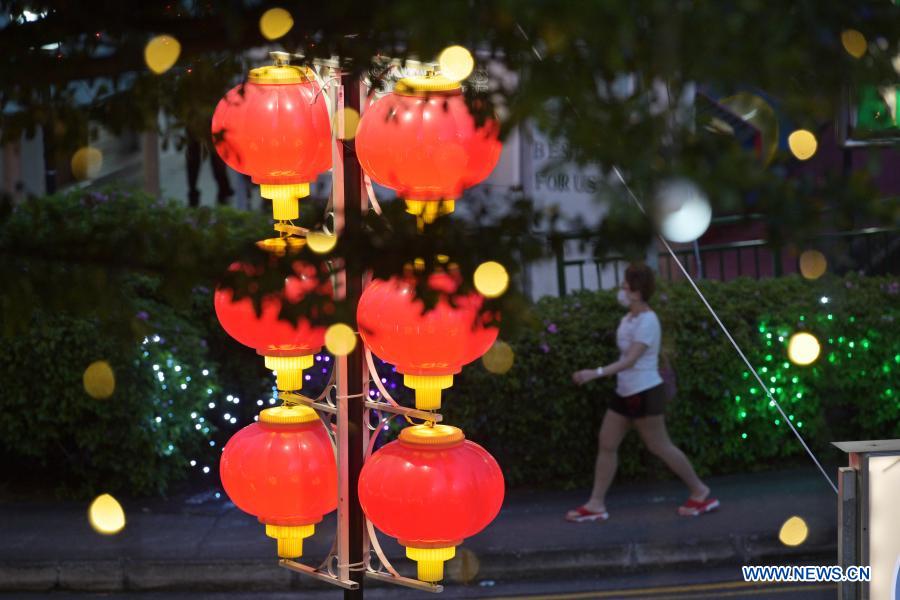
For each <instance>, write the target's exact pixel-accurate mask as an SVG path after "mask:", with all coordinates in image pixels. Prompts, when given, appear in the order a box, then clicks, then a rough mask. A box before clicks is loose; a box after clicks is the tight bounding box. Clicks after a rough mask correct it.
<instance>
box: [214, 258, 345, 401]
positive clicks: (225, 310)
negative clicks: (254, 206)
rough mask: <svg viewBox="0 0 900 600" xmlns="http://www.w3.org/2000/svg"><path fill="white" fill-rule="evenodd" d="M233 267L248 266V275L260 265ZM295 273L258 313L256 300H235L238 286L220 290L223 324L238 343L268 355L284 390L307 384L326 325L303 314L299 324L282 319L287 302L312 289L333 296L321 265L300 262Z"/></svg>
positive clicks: (218, 306) (217, 295)
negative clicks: (305, 372)
mask: <svg viewBox="0 0 900 600" xmlns="http://www.w3.org/2000/svg"><path fill="white" fill-rule="evenodd" d="M230 270H232V271H237V270H244V271H245V272H246V273H247V274H248V275H252V274H254V273H255V272H256V269H255V268H254V267H253V266H251V265H248V264H241V263H235V264H233V265H231V267H230ZM294 272H295V275H290V276H288V277H287V278H286V279H285V281H284V288H283V289H282V290H281V293H276V294H271V295H269V296H267V297H265V298H263V301H262V311H261V312H260V314H257V313H256V309H255V308H254V306H253V301H252V300H251V299H250V298H248V297H245V298H241V299H240V300H235V299H234V293H233V292H232V290H229V289H223V288H219V289H217V290H216V293H215V297H214V303H215V309H216V316H217V317H218V319H219V323H221V325H222V328H223V329H224V330H225V331H226V332H227V333H228V335H230V336H231V337H233V338H234V339H235V340H237V341H238V342H240V343H242V344H244V345H245V346H249V347H250V348H253V349H254V350H256V351H257V353H259V354H261V355H262V356H263V357H264V358H265V363H266V367H267V368H269V369H272V370H273V371H276V372H277V380H276V385H277V387H278V389H279V390H286V391H292V390H299V389H300V388H301V387H303V369H307V368H309V367H311V366H312V365H313V362H314V355H315V354H316V352H319V351H320V350H321V349H322V344H324V342H325V328H324V327H314V326H313V325H312V324H311V323H310V322H309V320H307V319H305V318H300V319H299V320H298V321H297V323H296V324H291V323H290V322H288V321H285V320H282V319H279V318H278V315H279V314H280V312H281V307H282V304H283V303H285V302H287V303H290V304H295V303H297V302H299V301H300V300H302V299H303V297H304V296H306V295H307V294H311V293H319V294H328V295H330V293H331V289H330V287H331V286H330V284H328V285H325V286H324V288H327V289H323V286H321V285H320V283H319V280H318V278H317V276H316V271H315V267H313V266H312V265H308V264H305V263H302V262H299V261H298V262H296V263H294Z"/></svg>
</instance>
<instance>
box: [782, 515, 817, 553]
mask: <svg viewBox="0 0 900 600" xmlns="http://www.w3.org/2000/svg"><path fill="white" fill-rule="evenodd" d="M807 535H809V527H807V525H806V521H804V520H803V519H802V518H801V517H797V516H794V517H791V518H790V519H788V520H787V521H785V522H784V524H783V525H782V526H781V530H780V531H779V532H778V539H779V540H781V543H782V544H784V545H785V546H799V545H800V544H802V543H803V542H805V541H806V536H807Z"/></svg>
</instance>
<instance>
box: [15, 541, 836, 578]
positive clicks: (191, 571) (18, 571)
mask: <svg viewBox="0 0 900 600" xmlns="http://www.w3.org/2000/svg"><path fill="white" fill-rule="evenodd" d="M836 555H837V544H835V543H834V542H832V541H825V542H819V543H812V542H810V543H807V544H804V545H802V546H798V547H793V548H791V547H786V546H784V545H782V544H781V543H780V542H778V540H776V539H773V538H771V537H768V536H766V537H760V536H731V537H728V538H719V539H712V540H703V541H701V540H687V541H685V542H682V543H677V542H635V543H630V544H626V545H624V546H621V545H619V546H607V547H600V548H596V549H591V550H564V549H557V550H541V551H536V552H511V553H496V552H491V553H485V554H482V555H480V556H479V557H478V562H479V563H480V567H481V568H480V570H479V571H478V573H477V577H476V578H477V579H495V580H503V579H535V578H542V577H552V576H559V575H562V574H573V573H578V572H582V573H585V572H587V573H590V574H591V575H593V576H596V575H604V574H610V575H612V574H621V573H626V572H640V571H653V570H657V569H665V568H672V567H679V568H685V567H689V566H696V567H701V566H704V567H705V566H710V565H728V564H733V565H735V566H741V565H747V564H760V563H762V564H777V563H779V562H784V561H796V560H800V559H815V560H818V561H819V563H820V564H834V562H835V559H836ZM764 561H767V562H764ZM397 562H398V563H400V562H401V561H397ZM399 566H400V568H401V571H404V572H405V571H406V570H407V568H408V569H409V572H410V573H411V572H412V567H410V566H409V565H403V564H402V563H401V564H400V565H399ZM448 572H449V573H453V572H454V571H453V568H452V566H450V567H448ZM367 585H378V582H374V581H371V582H368V583H367ZM312 587H315V588H323V587H327V584H321V583H318V582H315V581H313V580H311V579H309V578H306V577H303V576H302V575H299V574H296V573H293V572H291V571H288V570H287V569H282V568H280V567H278V566H277V563H276V562H275V560H265V561H262V560H258V561H257V560H206V561H161V560H134V559H123V560H113V561H110V560H96V561H58V562H25V561H21V562H12V561H10V562H4V563H0V592H12V591H33V592H46V591H51V590H67V591H80V592H117V591H160V590H184V591H238V590H242V591H285V590H297V589H309V588H312Z"/></svg>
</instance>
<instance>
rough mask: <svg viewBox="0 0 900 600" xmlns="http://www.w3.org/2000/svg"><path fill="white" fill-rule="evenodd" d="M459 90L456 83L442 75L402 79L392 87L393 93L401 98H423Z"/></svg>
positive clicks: (459, 87)
mask: <svg viewBox="0 0 900 600" xmlns="http://www.w3.org/2000/svg"><path fill="white" fill-rule="evenodd" d="M459 89H461V86H460V85H459V82H458V81H453V80H452V79H447V78H446V77H444V76H443V75H431V76H428V75H426V76H425V77H404V78H403V79H401V80H400V81H398V82H397V83H396V84H395V85H394V93H395V94H399V95H401V96H425V95H431V94H435V93H441V92H443V93H448V92H456V91H458V90H459Z"/></svg>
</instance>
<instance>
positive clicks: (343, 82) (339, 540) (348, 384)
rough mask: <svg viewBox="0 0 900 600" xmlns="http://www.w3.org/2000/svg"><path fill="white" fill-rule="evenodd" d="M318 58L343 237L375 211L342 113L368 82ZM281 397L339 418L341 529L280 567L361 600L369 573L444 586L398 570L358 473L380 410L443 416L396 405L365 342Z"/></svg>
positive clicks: (358, 105)
mask: <svg viewBox="0 0 900 600" xmlns="http://www.w3.org/2000/svg"><path fill="white" fill-rule="evenodd" d="M313 63H314V64H315V65H316V66H318V67H321V68H322V69H323V71H324V72H326V73H329V74H330V75H331V76H332V77H334V78H337V77H340V85H336V86H334V88H333V92H329V95H330V94H332V93H333V94H334V96H335V98H334V100H333V101H331V102H333V104H332V106H333V107H334V111H333V113H332V115H333V116H332V122H333V129H334V132H335V138H336V143H335V144H333V145H332V163H333V170H332V190H331V198H332V208H333V218H334V232H335V234H336V235H338V236H341V235H351V236H358V235H360V233H361V230H362V222H363V216H364V215H365V214H366V212H367V211H368V209H369V194H368V192H367V190H366V187H365V186H366V180H365V177H364V175H363V171H362V166H361V165H360V163H359V159H358V157H357V155H356V144H355V141H354V139H355V132H345V130H344V126H345V122H344V116H345V114H348V113H349V114H352V111H356V113H357V114H361V113H362V111H363V110H364V108H363V105H364V99H365V98H366V97H367V87H366V84H365V82H364V81H362V80H361V79H360V77H359V76H358V75H354V74H352V73H348V72H345V71H343V70H341V69H340V68H339V63H338V61H337V60H334V59H332V60H327V61H325V60H320V59H317V60H314V61H313ZM320 83H321V80H320ZM324 87H325V86H324V85H323V88H324ZM275 229H276V230H278V231H281V232H284V233H289V234H292V235H305V234H306V233H307V231H306V230H305V229H303V228H300V227H296V226H293V225H287V224H278V225H276V226H275ZM344 260H345V262H344V265H343V269H342V270H340V271H338V272H337V273H335V298H336V299H339V300H346V301H347V304H348V306H352V307H356V306H357V305H358V304H359V299H360V297H361V296H362V291H363V288H364V286H365V277H366V271H365V265H364V264H363V261H362V257H360V256H353V255H348V256H346V257H345V259H344ZM353 320H354V329H358V325H356V323H355V314H354V315H353ZM370 380H371V381H372V382H374V384H375V386H376V388H377V389H378V390H379V392H380V397H379V398H377V399H371V398H368V394H367V392H368V387H369V381H370ZM331 390H333V391H334V403H331V402H330V401H329V400H328V399H327V397H328V396H329V394H330V393H331ZM279 395H280V396H282V397H283V398H285V399H290V400H291V401H292V402H295V403H299V404H306V405H308V406H310V407H312V408H314V409H316V410H317V411H319V412H320V413H325V414H328V415H330V416H331V417H330V418H333V419H334V427H333V428H332V437H333V440H334V445H335V450H336V455H337V456H336V458H337V469H338V507H337V530H336V533H335V540H334V544H333V546H332V549H331V551H330V552H329V555H328V557H327V558H326V559H325V561H324V562H323V563H322V564H321V565H320V566H319V567H318V568H313V567H310V566H307V565H305V564H303V563H300V562H297V561H295V560H291V559H281V560H279V565H280V566H282V567H284V568H287V569H289V570H291V571H294V572H296V573H300V574H302V575H306V576H308V577H312V578H314V579H317V580H318V581H322V582H325V583H330V584H332V585H336V586H339V587H342V588H344V598H345V600H362V598H363V593H364V587H363V584H364V580H365V578H366V577H369V578H371V579H375V580H377V581H382V582H385V583H390V584H394V585H401V586H404V587H409V588H413V589H417V590H420V591H424V592H429V593H439V592H441V591H443V589H444V588H443V586H442V585H439V584H436V583H431V582H424V581H419V580H417V579H411V578H408V577H404V576H402V575H400V574H399V573H398V572H397V571H396V569H394V567H393V566H392V565H391V563H390V561H389V560H388V558H387V556H385V554H384V551H383V550H382V548H381V545H380V543H379V542H378V538H377V536H376V532H375V529H374V527H373V526H372V524H371V523H370V522H368V521H367V520H366V517H365V514H364V513H363V511H362V506H361V505H360V502H359V492H358V489H359V475H360V472H361V470H362V467H363V463H364V462H365V460H366V458H367V455H368V454H369V453H371V451H372V446H373V442H374V439H371V438H370V433H369V430H370V429H373V433H372V434H371V435H375V436H377V435H378V433H379V432H380V430H381V426H383V425H384V423H386V421H387V419H388V418H390V417H385V416H382V415H383V413H387V414H389V415H405V416H407V417H411V418H417V419H423V420H428V421H431V422H433V423H438V422H441V421H442V420H443V417H442V416H441V414H440V413H438V412H434V411H424V410H418V409H415V408H408V407H405V406H400V405H399V404H397V402H396V401H395V400H394V399H393V398H392V397H391V395H390V394H389V392H388V391H387V390H386V389H385V388H384V386H383V385H382V384H381V382H380V381H379V380H378V374H377V373H376V372H375V365H374V362H373V360H372V356H371V354H370V353H368V352H367V350H366V349H365V347H364V346H363V344H362V343H361V342H358V343H357V344H356V346H355V348H354V350H353V351H352V352H351V353H350V354H348V355H346V356H336V357H335V371H334V380H333V388H332V387H328V388H326V390H325V391H324V392H323V393H322V395H321V396H320V397H319V398H316V399H312V398H307V397H305V396H303V395H302V394H296V393H280V394H279ZM371 411H376V414H377V415H378V419H379V421H380V423H379V427H377V428H374V427H373V428H370V427H369V423H370V421H371V416H372V415H371ZM327 422H328V421H327V420H326V423H327ZM370 552H374V554H375V557H374V558H375V559H376V560H377V563H378V567H373V566H372V565H371V564H370Z"/></svg>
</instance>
